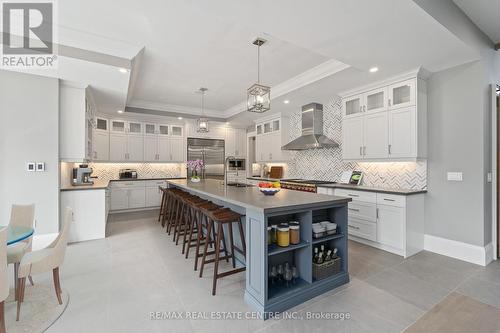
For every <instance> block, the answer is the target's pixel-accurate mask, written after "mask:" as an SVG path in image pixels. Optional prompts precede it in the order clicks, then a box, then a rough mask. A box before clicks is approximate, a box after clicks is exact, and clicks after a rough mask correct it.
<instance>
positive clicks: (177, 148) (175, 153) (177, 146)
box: [169, 138, 184, 162]
mask: <svg viewBox="0 0 500 333" xmlns="http://www.w3.org/2000/svg"><path fill="white" fill-rule="evenodd" d="M169 160H170V161H171V162H184V140H183V139H182V138H170V159H169Z"/></svg>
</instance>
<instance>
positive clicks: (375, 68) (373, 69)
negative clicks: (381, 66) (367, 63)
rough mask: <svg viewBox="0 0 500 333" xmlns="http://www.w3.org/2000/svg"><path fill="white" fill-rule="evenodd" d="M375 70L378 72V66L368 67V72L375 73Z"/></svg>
mask: <svg viewBox="0 0 500 333" xmlns="http://www.w3.org/2000/svg"><path fill="white" fill-rule="evenodd" d="M376 72H378V67H372V68H370V73H376Z"/></svg>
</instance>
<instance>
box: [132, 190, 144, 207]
mask: <svg viewBox="0 0 500 333" xmlns="http://www.w3.org/2000/svg"><path fill="white" fill-rule="evenodd" d="M145 189H146V188H145V187H137V188H130V189H128V208H129V209H135V208H143V207H145V206H146V190H145Z"/></svg>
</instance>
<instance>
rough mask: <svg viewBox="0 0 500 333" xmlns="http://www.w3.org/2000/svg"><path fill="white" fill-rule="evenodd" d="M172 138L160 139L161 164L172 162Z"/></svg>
mask: <svg viewBox="0 0 500 333" xmlns="http://www.w3.org/2000/svg"><path fill="white" fill-rule="evenodd" d="M170 154H171V153H170V138H168V137H163V136H160V137H158V160H159V161H161V162H170Z"/></svg>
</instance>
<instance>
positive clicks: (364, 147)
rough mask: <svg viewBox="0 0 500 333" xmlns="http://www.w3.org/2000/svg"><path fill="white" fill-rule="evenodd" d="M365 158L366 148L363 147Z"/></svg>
mask: <svg viewBox="0 0 500 333" xmlns="http://www.w3.org/2000/svg"><path fill="white" fill-rule="evenodd" d="M363 156H366V146H363Z"/></svg>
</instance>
